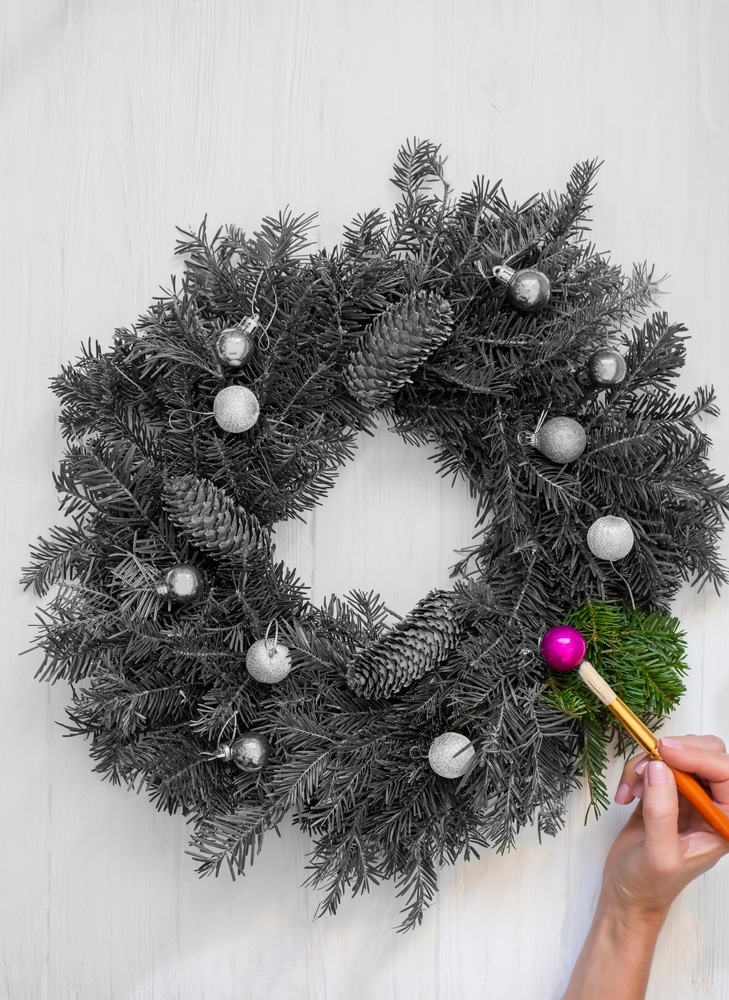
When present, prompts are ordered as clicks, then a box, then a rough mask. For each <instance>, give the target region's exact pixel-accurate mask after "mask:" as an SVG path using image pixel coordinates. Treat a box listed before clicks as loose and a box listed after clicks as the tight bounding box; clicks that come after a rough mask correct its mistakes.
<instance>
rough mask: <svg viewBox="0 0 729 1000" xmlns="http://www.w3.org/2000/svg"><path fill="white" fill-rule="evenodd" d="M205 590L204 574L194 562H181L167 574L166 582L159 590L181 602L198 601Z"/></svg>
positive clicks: (160, 592)
mask: <svg viewBox="0 0 729 1000" xmlns="http://www.w3.org/2000/svg"><path fill="white" fill-rule="evenodd" d="M202 591H203V576H202V573H201V572H200V570H199V569H198V568H197V567H196V566H193V565H192V563H179V564H178V565H177V566H173V567H172V569H170V570H168V571H167V573H166V574H165V582H164V583H163V584H160V586H159V587H158V588H157V592H158V593H159V594H162V595H166V596H169V597H172V598H174V600H176V601H179V602H180V603H181V604H186V603H189V602H190V601H196V600H197V599H198V597H200V595H201V594H202Z"/></svg>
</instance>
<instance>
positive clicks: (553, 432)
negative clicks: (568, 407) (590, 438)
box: [529, 417, 587, 465]
mask: <svg viewBox="0 0 729 1000" xmlns="http://www.w3.org/2000/svg"><path fill="white" fill-rule="evenodd" d="M529 443H530V444H532V445H533V446H534V447H535V448H536V449H537V450H538V451H541V453H542V454H543V455H544V456H545V458H548V459H549V460H550V461H552V462H557V463H558V464H559V465H564V464H565V463H566V462H574V460H575V459H576V458H579V457H580V455H581V454H582V452H583V451H584V450H585V447H586V445H587V435H586V434H585V429H584V427H583V426H582V425H581V424H578V423H577V421H576V420H573V419H572V417H552V419H551V420H545V421H544V423H543V424H542V426H541V427H540V428H539V429H538V430H536V431H535V432H534V433H533V434H532V436H531V440H530V442H529Z"/></svg>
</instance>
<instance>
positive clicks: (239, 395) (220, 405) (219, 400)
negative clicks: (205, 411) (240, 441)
mask: <svg viewBox="0 0 729 1000" xmlns="http://www.w3.org/2000/svg"><path fill="white" fill-rule="evenodd" d="M259 413H260V407H259V405H258V400H257V399H256V396H255V394H254V393H252V392H251V390H250V389H247V388H246V387H245V386H244V385H227V386H226V387H225V388H224V389H221V390H220V392H219V393H218V394H217V395H216V397H215V399H214V400H213V416H214V417H215V419H216V420H217V422H218V424H219V426H220V427H222V428H223V430H224V431H230V433H231V434H242V433H243V431H247V430H250V428H251V427H253V425H254V424H255V422H256V421H257V420H258V414H259Z"/></svg>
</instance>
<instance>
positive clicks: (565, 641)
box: [539, 625, 587, 670]
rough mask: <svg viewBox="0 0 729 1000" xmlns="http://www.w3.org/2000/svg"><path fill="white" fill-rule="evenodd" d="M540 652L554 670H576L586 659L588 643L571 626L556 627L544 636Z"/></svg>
mask: <svg viewBox="0 0 729 1000" xmlns="http://www.w3.org/2000/svg"><path fill="white" fill-rule="evenodd" d="M539 650H540V652H541V654H542V659H543V660H544V662H545V663H546V664H547V666H548V667H551V668H552V670H576V669H577V667H579V665H580V664H581V663H582V661H583V660H584V659H585V654H586V653H587V643H586V642H585V637H584V636H583V634H582V632H578V630H577V629H576V628H572V626H571V625H555V626H554V628H550V629H549V630H548V631H547V632H545V633H544V635H543V636H542V641H541V644H540V647H539Z"/></svg>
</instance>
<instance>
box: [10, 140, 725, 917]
mask: <svg viewBox="0 0 729 1000" xmlns="http://www.w3.org/2000/svg"><path fill="white" fill-rule="evenodd" d="M598 166H599V165H598V163H597V162H595V161H589V162H585V163H582V164H579V165H577V166H576V167H575V168H574V169H573V170H572V173H571V175H570V178H569V181H568V182H567V185H566V191H565V193H563V194H561V195H559V196H557V195H552V194H547V195H540V196H537V197H534V198H531V199H530V200H528V201H527V202H526V203H524V204H521V205H517V204H513V203H512V202H511V201H509V200H508V199H507V197H506V195H505V194H504V192H503V190H502V188H501V185H500V184H499V183H496V184H491V183H486V182H485V181H484V180H483V179H482V178H479V179H477V180H476V181H475V182H474V184H473V187H472V189H471V190H470V191H469V192H467V193H465V194H462V195H460V196H458V197H454V195H453V194H452V192H451V190H450V188H449V186H448V183H447V181H446V179H445V175H444V161H443V158H442V156H441V154H440V147H438V146H435V145H433V144H432V143H430V142H427V141H418V140H414V141H412V142H408V143H407V144H406V145H404V146H403V148H401V149H400V151H399V153H398V156H397V161H396V163H395V166H394V178H393V181H394V184H395V186H396V188H397V189H398V191H399V200H398V202H397V204H396V205H395V207H394V209H393V210H392V212H391V213H390V215H386V214H385V213H382V212H380V211H370V212H368V213H366V214H363V215H360V216H358V217H357V218H356V219H355V220H354V221H353V222H352V224H351V225H350V226H349V227H348V228H346V229H345V231H344V237H343V240H342V242H341V244H340V245H339V246H337V247H335V248H334V249H333V250H331V251H330V250H318V251H312V250H311V246H310V243H309V239H310V235H311V230H312V227H313V225H314V221H315V220H314V217H313V216H308V217H305V216H294V215H293V214H291V213H290V212H288V211H286V212H283V213H281V214H279V215H278V216H276V217H271V218H266V219H264V220H263V222H262V224H261V226H260V228H259V230H258V231H257V232H255V233H254V234H253V235H252V236H248V235H246V233H244V232H243V231H241V230H240V229H239V228H237V227H235V226H228V227H227V228H226V229H225V230H222V229H221V230H219V231H218V232H217V233H216V234H215V235H214V236H213V237H212V238H209V237H208V234H207V231H206V226H205V224H203V225H202V227H201V228H200V230H199V231H198V232H186V233H183V239H182V240H181V241H180V242H179V244H178V252H179V253H180V254H182V255H184V257H185V270H184V275H183V277H182V278H181V280H179V282H173V284H172V286H171V289H170V290H169V291H166V292H164V293H163V294H161V295H160V296H159V297H158V298H157V299H155V301H154V302H153V304H152V305H151V306H150V308H149V310H148V311H147V312H146V314H145V315H143V316H142V317H141V318H140V320H139V321H138V323H137V325H136V326H135V327H133V328H132V329H129V330H127V329H120V330H117V331H116V333H115V336H114V341H113V346H112V347H111V348H109V349H107V350H104V349H102V348H101V347H100V345H99V344H98V343H96V344H95V346H92V344H91V342H89V344H88V346H87V347H84V348H83V350H82V354H81V356H80V357H79V358H78V360H77V361H76V363H74V364H71V365H69V366H67V367H64V368H63V369H62V372H61V374H60V375H59V376H58V377H56V378H55V379H54V380H53V382H52V388H53V391H54V392H55V394H56V395H57V396H58V397H59V399H60V401H61V415H60V423H61V428H62V432H63V435H64V438H65V441H66V450H65V455H64V458H63V460H62V462H61V464H60V469H59V471H58V473H57V474H55V475H54V480H55V486H56V489H57V491H58V492H59V494H60V498H61V499H60V509H61V510H62V511H63V513H64V514H65V515H66V518H67V520H66V523H65V524H64V526H62V527H53V528H51V529H50V535H49V536H48V538H46V539H44V538H39V539H38V542H37V544H36V545H34V546H33V547H32V557H31V564H30V565H29V566H28V567H27V568H26V569H25V570H24V574H23V578H22V582H23V583H24V585H25V586H26V587H29V586H33V587H34V589H35V592H36V593H37V594H38V595H44V596H45V595H48V594H49V592H50V590H51V588H54V593H53V595H52V596H51V597H50V599H49V600H48V601H47V602H46V603H45V605H44V606H43V607H42V608H39V611H38V618H39V623H38V626H37V627H38V629H39V635H38V638H37V641H36V642H35V644H34V648H40V649H41V650H43V660H42V664H41V666H40V668H39V671H38V673H39V676H40V678H41V679H43V680H46V681H57V680H61V679H62V680H65V681H67V682H68V683H69V684H70V689H71V704H70V706H69V708H68V715H69V720H70V721H69V723H68V725H67V728H68V730H69V732H70V733H72V734H78V735H81V736H84V737H87V738H88V739H89V740H90V754H91V757H92V759H93V760H94V761H95V769H96V770H97V771H98V772H100V774H101V775H103V776H105V777H108V778H110V779H111V780H112V781H113V782H115V783H124V784H126V785H128V786H131V787H137V788H143V789H145V790H146V791H147V792H148V794H149V796H150V798H151V799H152V801H153V802H154V803H155V805H156V806H157V807H158V808H159V809H163V810H168V811H170V812H175V811H181V812H182V813H184V814H185V815H187V816H189V818H190V821H191V824H192V826H193V833H192V838H191V846H190V853H191V854H192V855H193V857H194V858H195V859H196V860H197V862H198V865H199V871H200V872H201V873H211V872H215V873H217V872H218V871H219V870H220V869H221V868H222V867H224V866H227V867H228V868H229V869H230V872H231V873H232V874H233V875H235V874H237V873H240V872H243V871H244V869H245V867H246V865H247V864H248V863H249V862H250V861H252V860H253V858H254V856H255V855H256V853H257V852H258V851H259V849H260V847H261V844H262V841H263V837H264V834H265V832H266V831H267V830H269V829H271V828H275V827H276V826H277V825H278V824H279V823H280V822H281V821H282V820H283V818H284V816H285V815H287V814H290V816H291V817H292V819H293V821H294V822H295V823H297V824H298V825H299V826H300V827H301V828H302V830H303V831H305V832H306V833H307V834H308V835H309V836H310V837H311V840H312V845H313V846H312V849H311V853H310V859H309V868H310V875H309V877H308V879H307V882H308V883H309V884H311V885H312V886H315V887H317V888H319V889H321V890H323V897H322V901H321V903H320V906H319V909H318V912H326V911H329V912H334V911H335V910H336V909H337V906H338V904H339V902H340V900H341V898H342V896H343V894H344V893H345V892H346V891H347V890H351V891H352V893H353V894H356V893H359V892H362V891H364V890H366V889H369V887H370V886H371V885H373V884H375V883H377V882H379V881H381V880H383V879H393V880H394V882H395V884H396V886H397V889H398V892H399V895H401V896H402V897H403V899H404V908H403V920H402V923H401V925H400V927H401V928H402V929H405V928H409V927H412V926H413V925H414V924H416V923H417V922H419V921H420V920H421V919H422V916H423V912H424V910H425V908H426V907H427V906H428V905H429V904H430V903H431V902H432V901H433V898H434V895H435V893H436V891H437V870H438V867H439V865H441V864H442V863H446V862H449V863H452V862H454V861H455V860H456V859H457V858H458V857H460V856H463V857H465V858H468V857H469V856H470V855H472V854H476V853H477V850H478V849H479V848H480V847H486V848H494V849H497V850H505V849H507V848H509V847H511V846H512V845H513V844H514V842H515V837H516V834H517V832H518V831H519V830H520V829H521V828H522V827H523V826H524V825H525V824H527V823H533V822H535V821H536V822H537V824H538V827H539V830H540V831H542V832H544V833H548V834H554V833H555V832H556V831H558V830H559V828H560V827H561V825H562V824H563V817H564V810H565V799H566V796H567V794H568V792H569V791H570V789H572V788H573V787H575V786H576V785H578V784H579V783H580V781H581V780H582V778H583V776H584V777H586V779H587V781H588V782H589V787H590V790H591V800H592V804H593V805H594V807H595V809H596V810H599V809H600V808H601V807H603V806H604V805H605V804H606V801H607V798H606V789H605V783H604V769H605V764H606V760H607V752H608V745H609V743H610V741H611V740H612V739H613V738H614V737H615V738H617V742H618V749H619V750H623V749H625V748H624V747H623V737H622V736H621V734H620V733H619V732H616V729H615V725H614V720H613V717H612V716H611V715H610V714H609V713H608V712H607V710H606V709H605V708H604V707H603V706H602V705H601V704H599V703H598V702H597V701H596V699H595V698H594V697H593V696H592V695H591V693H590V692H589V691H588V690H587V689H585V688H583V687H581V686H580V684H579V681H577V680H576V679H575V677H574V676H570V675H567V676H562V677H560V678H558V679H557V678H555V677H553V676H549V675H548V672H547V671H546V669H545V666H544V664H543V662H542V661H541V658H540V656H539V640H540V636H541V635H542V634H543V632H544V630H545V629H546V628H548V627H550V626H552V625H554V624H555V623H558V622H568V623H571V624H574V625H576V626H577V627H578V628H580V630H581V631H583V633H584V634H585V635H586V637H587V638H588V641H589V656H590V660H591V661H592V662H593V663H594V664H595V666H596V667H597V668H598V670H600V672H601V673H602V674H603V675H604V676H605V677H606V679H607V680H608V681H609V683H610V684H611V685H612V686H613V687H614V688H615V690H616V691H617V693H618V694H620V695H621V697H622V698H623V699H624V700H625V701H627V702H628V703H629V704H630V706H631V707H632V708H633V710H634V711H635V712H636V713H637V714H639V715H641V716H643V717H644V718H646V720H648V721H650V720H653V721H660V719H661V717H662V716H664V715H665V714H666V713H667V712H668V711H670V709H671V708H672V707H673V706H674V705H675V704H676V703H677V700H678V699H679V697H680V696H681V694H682V692H683V682H682V674H683V672H684V670H685V663H684V644H683V636H682V634H681V632H680V628H679V623H678V622H677V621H676V620H675V619H674V618H673V617H671V616H670V614H669V610H668V609H669V605H670V602H671V600H672V598H673V597H674V596H675V594H676V592H677V589H678V588H679V586H680V585H681V583H682V582H683V581H689V582H692V583H698V584H702V583H704V582H705V581H707V580H708V581H711V582H713V583H714V584H715V585H716V586H718V585H719V584H721V583H723V582H724V581H725V579H726V571H725V569H724V566H723V565H722V563H721V561H720V560H719V558H718V555H717V546H718V536H719V532H720V530H721V527H722V523H723V519H724V517H725V516H726V514H727V511H728V509H729V490H728V488H727V486H726V485H725V484H724V482H723V480H722V479H721V478H720V477H719V476H718V475H717V474H716V473H714V472H713V471H712V470H711V469H710V468H709V467H708V465H707V454H708V449H709V444H710V442H709V439H708V437H707V435H706V433H705V432H704V431H703V430H701V429H700V428H699V426H698V419H699V418H700V417H702V416H704V415H710V416H714V415H716V413H717V410H716V407H715V402H714V393H713V390H711V389H705V388H702V389H698V390H697V391H696V392H694V393H693V394H692V395H682V394H678V393H677V392H676V390H675V382H676V378H677V376H678V373H679V370H680V368H681V366H682V365H683V363H684V358H685V344H686V331H685V329H684V327H683V326H681V325H680V324H676V323H670V322H669V320H668V318H667V316H666V315H665V314H664V313H662V312H658V311H655V297H656V292H657V287H658V286H657V282H656V281H654V279H653V272H652V271H651V270H650V269H649V268H648V267H646V266H645V265H642V266H634V267H633V268H632V270H631V272H630V273H629V274H624V273H623V272H622V271H621V269H620V268H619V267H617V266H615V265H614V264H612V263H610V261H609V260H608V259H607V257H606V256H604V255H602V254H600V253H598V252H597V251H596V250H595V248H594V247H593V245H592V244H591V243H590V242H588V241H587V238H586V233H587V228H588V212H589V209H590V204H589V201H590V198H591V195H592V192H593V188H594V181H595V175H596V172H597V170H598ZM381 415H384V418H385V419H386V420H387V421H388V422H389V424H390V426H391V428H392V430H393V431H394V432H396V433H397V434H399V435H401V436H402V437H403V438H404V439H405V440H406V441H407V442H409V443H411V444H413V445H420V444H428V445H431V446H432V445H435V447H436V449H437V454H436V463H437V467H438V470H439V472H440V473H441V474H442V475H443V476H447V477H450V478H454V479H455V478H458V477H462V478H463V479H465V481H466V482H467V483H468V485H469V487H470V490H471V493H472V495H473V496H474V497H475V499H476V500H477V504H478V523H477V525H476V529H475V535H474V538H473V539H472V544H471V545H470V547H469V548H468V549H464V551H463V553H461V556H462V558H461V559H460V561H459V562H458V563H457V565H456V566H455V567H454V571H453V573H454V586H453V589H452V590H450V591H445V590H437V591H434V592H432V593H429V594H426V595H425V596H424V597H423V598H422V600H420V601H419V602H418V603H417V604H416V606H415V607H414V608H413V609H412V610H411V611H409V612H408V613H407V614H406V615H405V616H404V617H403V618H401V619H399V620H396V621H394V620H393V615H392V614H391V613H390V612H389V611H388V610H387V609H386V607H385V606H384V604H383V602H382V601H381V600H380V598H379V597H378V596H377V595H375V594H372V593H363V592H361V591H356V590H354V591H352V593H351V594H349V595H348V596H347V597H345V598H340V597H332V598H331V599H330V600H328V601H327V602H325V604H324V605H323V606H321V607H318V606H314V604H313V603H312V601H311V600H310V599H309V598H308V597H307V592H306V588H305V587H304V586H303V585H302V584H301V582H300V581H299V580H298V579H297V576H296V573H295V571H294V570H293V569H292V568H290V567H287V566H285V565H284V564H283V563H281V562H280V561H277V560H276V556H275V545H274V535H275V528H276V526H277V524H279V523H280V522H282V521H285V520H286V519H288V518H292V517H302V516H303V515H305V514H306V512H307V511H310V510H311V508H312V507H313V506H314V505H315V504H318V503H320V502H321V500H322V498H323V497H325V496H326V494H327V492H328V491H329V489H330V488H331V486H332V484H333V483H334V481H335V478H336V475H337V472H338V470H339V469H340V468H341V466H342V465H344V464H345V463H346V462H349V461H351V460H353V458H354V456H355V452H356V443H357V437H358V435H359V434H360V433H361V432H366V433H369V432H371V431H372V429H373V427H374V426H375V424H376V421H377V420H378V419H379V418H380V416H381Z"/></svg>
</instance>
